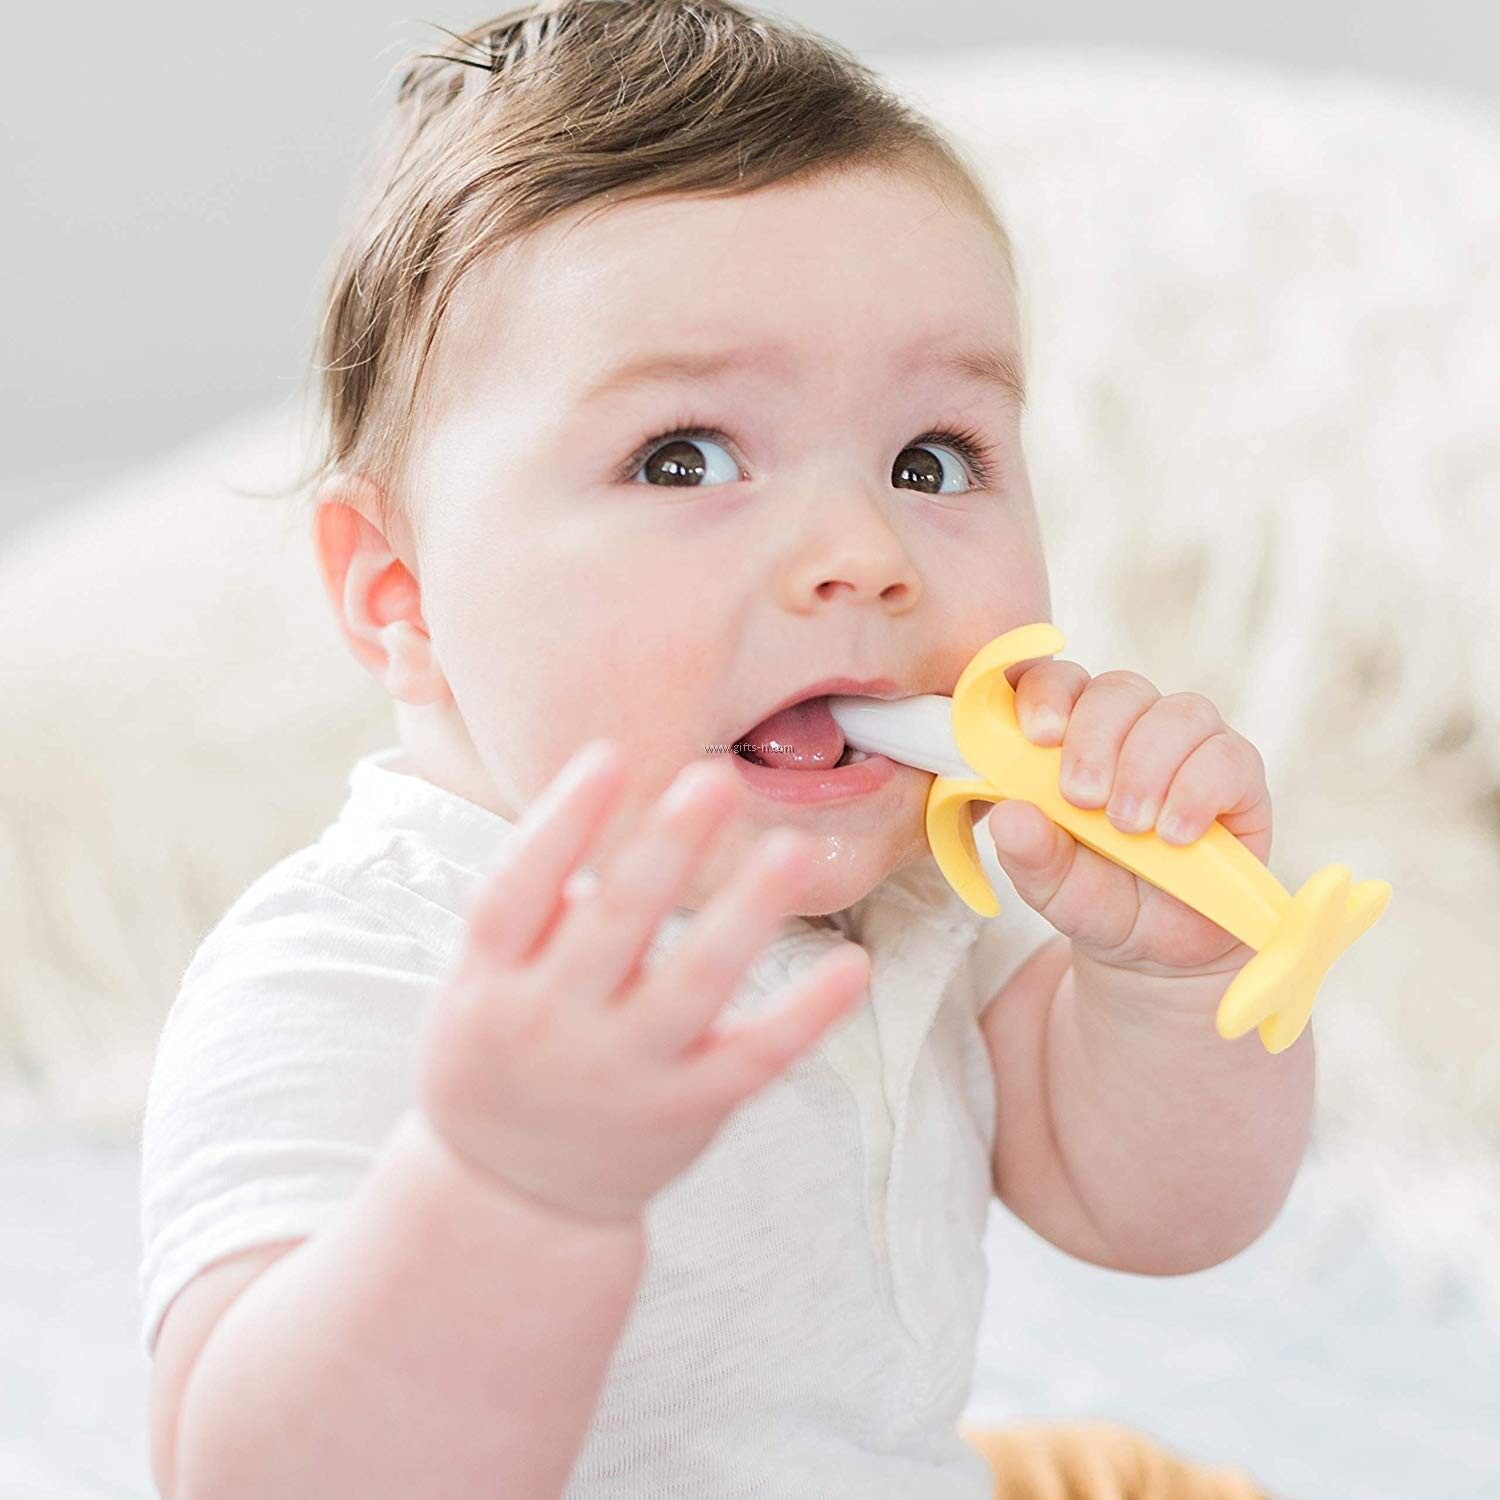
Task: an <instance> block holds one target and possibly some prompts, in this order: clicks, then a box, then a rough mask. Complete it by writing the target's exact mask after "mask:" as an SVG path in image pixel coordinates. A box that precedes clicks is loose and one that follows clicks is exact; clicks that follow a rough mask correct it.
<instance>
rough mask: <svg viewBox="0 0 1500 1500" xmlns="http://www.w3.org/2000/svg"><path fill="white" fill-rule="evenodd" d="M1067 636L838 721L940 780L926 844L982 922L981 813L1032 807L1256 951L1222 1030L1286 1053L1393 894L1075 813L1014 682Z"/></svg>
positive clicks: (839, 708)
mask: <svg viewBox="0 0 1500 1500" xmlns="http://www.w3.org/2000/svg"><path fill="white" fill-rule="evenodd" d="M1063 644H1064V637H1063V634H1062V632H1061V631H1060V630H1058V628H1057V627H1056V626H1055V625H1052V624H1049V623H1046V622H1041V623H1038V624H1034V625H1023V626H1021V627H1020V628H1019V629H1016V630H1010V631H1007V632H1006V633H1005V634H1004V635H1002V636H997V637H996V638H995V639H994V640H993V641H991V642H990V643H989V645H987V646H985V647H984V648H983V649H982V650H980V651H979V652H978V653H977V654H976V655H975V656H974V658H973V660H972V661H970V663H969V664H968V666H967V667H965V668H964V671H963V674H962V675H961V676H960V677H959V679H958V682H957V684H956V685H955V687H954V689H953V697H952V698H951V699H949V698H945V697H943V696H942V695H941V694H936V693H927V694H921V695H918V696H916V697H912V698H901V699H895V700H881V699H874V698H859V697H848V696H835V697H832V698H830V699H829V710H830V712H831V713H832V714H833V717H834V719H835V720H836V721H837V723H838V725H839V727H840V728H841V729H842V730H843V731H844V736H845V739H846V740H847V741H848V743H849V744H851V745H853V746H854V747H855V748H856V749H860V750H868V751H871V752H873V753H876V754H882V755H888V756H890V757H891V758H892V759H894V760H900V761H904V762H905V763H906V764H908V765H914V766H917V767H919V768H921V769H923V770H929V771H933V772H935V773H936V778H935V780H934V781H933V783H932V787H931V789H930V790H929V791H928V794H927V812H926V822H927V841H928V843H929V844H930V845H931V847H932V853H933V857H934V858H935V859H936V861H937V865H938V868H939V869H940V870H941V871H942V873H943V876H944V878H945V879H946V880H947V881H948V884H949V885H951V886H952V887H953V889H954V890H955V891H956V892H957V893H958V894H959V895H960V896H961V897H962V898H963V899H964V901H965V902H967V903H968V905H969V906H970V907H971V908H973V910H975V911H977V912H978V913H979V914H980V915H981V916H986V917H993V916H994V915H995V914H996V913H997V912H998V911H999V910H1000V906H999V903H998V902H997V901H996V899H995V893H994V891H993V890H991V889H990V884H989V881H988V879H987V878H986V876H985V872H984V868H983V866H982V865H981V864H980V862H979V854H978V851H977V850H976V848H975V846H974V826H973V820H972V818H971V816H970V813H969V803H970V802H973V801H976V800H978V801H984V802H1000V801H1003V800H1005V799H1006V798H1014V799H1017V800H1020V801H1025V802H1031V803H1034V804H1035V805H1036V806H1037V807H1039V808H1040V809H1041V810H1042V811H1043V812H1044V813H1045V814H1046V815H1047V816H1048V817H1049V818H1050V819H1051V820H1052V821H1053V822H1054V823H1057V824H1059V825H1061V826H1062V827H1063V828H1065V829H1067V831H1068V832H1069V833H1070V834H1072V835H1073V837H1074V838H1076V839H1077V840H1078V841H1079V843H1081V844H1085V845H1087V846H1088V847H1089V848H1090V849H1093V850H1095V851H1096V852H1097V853H1099V854H1102V855H1103V856H1104V857H1105V858H1106V859H1108V860H1112V861H1113V862H1114V863H1115V864H1117V865H1122V866H1123V867H1124V868H1125V869H1127V870H1130V871H1132V872H1133V873H1134V874H1136V875H1139V876H1140V877H1141V879H1143V880H1147V881H1150V883H1151V884H1152V885H1154V886H1159V887H1160V888H1161V889H1162V890H1164V891H1166V892H1168V894H1170V895H1173V896H1176V897H1177V899H1178V900H1179V901H1182V902H1184V903H1185V904H1186V905H1188V906H1191V907H1192V908H1193V910H1194V911H1199V912H1202V913H1203V915H1204V916H1206V917H1208V918H1209V919H1210V920H1211V921H1214V922H1217V923H1218V924H1219V926H1220V927H1222V928H1224V929H1225V931H1227V932H1230V933H1232V934H1233V935H1234V936H1235V937H1237V938H1238V939H1239V940H1240V941H1241V942H1242V943H1245V944H1246V945H1247V946H1248V947H1250V948H1253V949H1254V950H1255V956H1254V957H1253V958H1252V959H1250V961H1249V962H1248V963H1246V965H1245V966H1244V968H1243V969H1241V970H1240V972H1239V973H1238V974H1236V975H1235V977H1234V979H1233V980H1232V981H1231V983H1230V985H1229V988H1228V989H1227V990H1226V991H1225V992H1224V995H1223V997H1222V998H1221V1000H1220V1001H1219V1009H1218V1014H1217V1017H1216V1021H1215V1024H1216V1025H1217V1027H1218V1031H1219V1035H1220V1036H1222V1037H1224V1038H1226V1039H1232V1038H1234V1037H1239V1036H1243V1035H1244V1034H1245V1033H1246V1032H1247V1031H1249V1030H1250V1028H1251V1027H1252V1026H1255V1027H1258V1028H1259V1031H1260V1039H1261V1042H1262V1043H1263V1045H1264V1046H1265V1048H1266V1050H1267V1051H1268V1052H1282V1051H1284V1050H1285V1049H1286V1048H1288V1047H1290V1046H1291V1044H1292V1043H1293V1042H1294V1041H1296V1040H1297V1038H1298V1037H1299V1036H1300V1035H1301V1034H1302V1029H1303V1027H1305V1026H1306V1025H1307V1018H1308V1016H1309V1015H1311V1013H1312V1008H1313V1002H1314V1001H1315V1000H1316V999H1317V994H1318V986H1319V985H1320V984H1321V983H1322V980H1323V975H1324V974H1325V973H1327V971H1328V968H1329V966H1330V965H1331V964H1332V963H1333V961H1334V959H1335V958H1337V957H1338V956H1339V954H1340V953H1342V952H1343V951H1344V949H1346V948H1347V947H1348V946H1349V945H1350V944H1351V943H1352V942H1353V941H1354V940H1355V938H1357V937H1358V936H1359V935H1360V934H1361V933H1362V932H1364V931H1365V930H1366V929H1367V928H1368V927H1370V926H1371V925H1372V924H1373V923H1374V921H1375V919H1376V918H1377V917H1379V915H1380V914H1381V912H1382V911H1384V910H1385V906H1386V903H1387V902H1388V901H1389V900H1390V896H1391V888H1390V886H1389V885H1388V884H1387V883H1386V882H1385V881H1383V880H1362V881H1359V882H1358V883H1357V884H1356V883H1352V882H1351V878H1350V872H1349V868H1348V866H1347V865H1326V866H1325V867H1324V868H1323V869H1321V870H1319V871H1318V872H1317V873H1316V874H1315V875H1311V876H1309V877H1308V879H1307V880H1306V881H1304V882H1303V884H1302V885H1301V886H1300V887H1299V888H1298V890H1297V893H1296V894H1295V895H1291V894H1289V893H1288V892H1287V891H1286V890H1285V889H1284V888H1283V887H1282V885H1281V883H1280V882H1279V881H1278V880H1277V879H1276V877H1275V876H1274V875H1272V874H1271V872H1270V870H1269V869H1267V868H1266V866H1265V865H1264V864H1262V863H1261V861H1260V860H1258V859H1257V858H1256V857H1255V856H1254V855H1253V854H1252V853H1251V852H1250V851H1249V850H1248V849H1247V848H1246V847H1245V846H1244V845H1243V844H1242V843H1241V842H1240V841H1239V840H1238V839H1237V838H1235V836H1234V835H1233V834H1232V833H1230V831H1229V830H1228V829H1227V828H1225V827H1224V825H1223V824H1222V823H1217V822H1216V823H1214V824H1213V826H1212V827H1211V828H1209V830H1208V831H1207V832H1206V833H1205V834H1203V835H1202V837H1201V838H1198V839H1196V840H1195V841H1194V842H1193V843H1191V844H1169V843H1167V842H1166V841H1165V840H1164V839H1163V838H1161V837H1160V835H1158V834H1157V833H1156V831H1155V830H1154V829H1147V830H1146V831H1145V832H1144V833H1123V832H1121V830H1120V829H1118V828H1116V827H1115V826H1114V824H1113V823H1111V822H1110V821H1109V817H1108V815H1107V814H1106V813H1105V810H1104V809H1103V808H1102V807H1101V808H1090V807H1075V806H1074V805H1073V803H1071V802H1069V801H1068V800H1067V799H1066V798H1065V797H1064V796H1063V795H1062V792H1061V790H1060V788H1059V782H1060V776H1061V767H1062V750H1061V748H1060V747H1058V746H1055V745H1053V746H1049V745H1034V744H1032V742H1031V741H1030V740H1028V739H1027V738H1026V736H1025V735H1024V734H1023V733H1022V732H1021V726H1020V724H1019V723H1018V722H1017V719H1016V704H1015V692H1014V690H1013V689H1012V688H1011V685H1010V683H1009V682H1008V681H1007V680H1006V677H1005V669H1006V668H1007V667H1011V666H1014V665H1015V664H1016V663H1017V662H1021V661H1029V660H1031V659H1032V658H1033V657H1040V656H1051V655H1052V654H1053V653H1055V652H1057V651H1060V650H1062V647H1063Z"/></svg>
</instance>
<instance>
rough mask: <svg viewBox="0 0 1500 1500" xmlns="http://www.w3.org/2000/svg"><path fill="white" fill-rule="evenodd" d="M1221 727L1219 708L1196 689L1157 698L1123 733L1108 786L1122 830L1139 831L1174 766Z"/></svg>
mask: <svg viewBox="0 0 1500 1500" xmlns="http://www.w3.org/2000/svg"><path fill="white" fill-rule="evenodd" d="M1223 727H1224V721H1223V719H1221V718H1220V717H1219V711H1218V709H1216V708H1215V707H1214V706H1213V704H1212V703H1210V702H1209V701H1208V699H1207V698H1205V697H1203V696H1202V695H1201V694H1199V693H1169V694H1167V696H1166V697H1165V698H1158V699H1157V700H1156V701H1155V702H1154V703H1153V704H1152V705H1151V706H1150V707H1149V708H1148V709H1147V710H1146V712H1145V713H1143V714H1142V715H1141V716H1140V718H1138V719H1137V720H1136V721H1135V723H1134V724H1132V725H1131V726H1130V728H1129V730H1128V731H1127V732H1126V735H1125V739H1124V741H1123V743H1122V744H1121V746H1120V753H1119V756H1118V758H1117V759H1116V761H1115V771H1114V777H1113V779H1112V781H1111V783H1110V789H1109V807H1108V816H1109V820H1110V822H1111V823H1113V824H1114V825H1115V827H1116V828H1118V829H1120V830H1121V831H1122V832H1124V833H1144V832H1145V831H1146V830H1147V829H1148V828H1150V827H1151V826H1152V824H1154V823H1155V822H1156V815H1157V813H1158V812H1160V811H1161V807H1162V804H1163V803H1164V802H1165V801H1166V797H1167V788H1168V787H1169V786H1171V784H1172V778H1173V776H1175V775H1176V773H1177V768H1178V767H1179V766H1180V765H1181V764H1182V763H1183V761H1185V760H1186V759H1187V758H1188V756H1189V755H1190V754H1192V752H1193V751H1194V750H1195V749H1197V747H1198V746H1199V745H1201V744H1202V743H1203V742H1204V740H1206V739H1208V738H1209V736H1210V735H1214V734H1217V733H1218V732H1219V731H1220V730H1221V729H1222V728H1223Z"/></svg>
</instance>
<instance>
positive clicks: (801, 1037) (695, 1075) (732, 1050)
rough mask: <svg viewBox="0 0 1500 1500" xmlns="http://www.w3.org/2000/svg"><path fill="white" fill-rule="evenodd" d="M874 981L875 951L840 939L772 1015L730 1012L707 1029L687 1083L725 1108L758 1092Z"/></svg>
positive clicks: (693, 1051)
mask: <svg viewBox="0 0 1500 1500" xmlns="http://www.w3.org/2000/svg"><path fill="white" fill-rule="evenodd" d="M869 981H870V956H869V954H867V953H866V952H865V950H864V949H863V948H861V947H859V946H858V945H857V944H855V943H840V944H839V946H838V947H837V948H835V949H834V950H833V952H831V953H828V954H825V955H824V956H823V958H821V959H820V960H819V961H818V962H817V963H816V964H815V965H814V966H813V967H812V969H811V970H810V971H809V972H808V973H807V974H805V975H802V976H801V977H800V978H799V979H797V980H796V981H795V982H794V983H793V984H792V985H791V986H790V988H789V990H788V992H787V994H786V995H785V997H784V999H783V1000H782V1001H781V1003H780V1004H778V1005H777V1006H776V1008H775V1009H774V1010H772V1011H771V1012H770V1013H769V1014H765V1013H763V1012H757V1013H755V1014H754V1015H732V1016H727V1017H725V1018H724V1019H723V1020H721V1021H719V1022H717V1023H716V1024H715V1025H714V1026H713V1027H712V1028H711V1029H710V1030H709V1031H708V1032H706V1033H704V1035H703V1037H702V1038H701V1039H700V1040H699V1041H697V1042H695V1043H694V1045H693V1046H692V1047H691V1048H690V1049H689V1051H688V1053H687V1054H685V1057H686V1061H687V1062H688V1064H689V1071H688V1074H687V1083H686V1086H687V1087H689V1088H691V1089H692V1090H693V1091H694V1092H695V1093H696V1094H698V1096H699V1097H700V1098H701V1099H703V1100H704V1102H705V1104H706V1103H708V1102H710V1101H712V1102H714V1103H716V1104H718V1105H719V1106H720V1107H728V1106H729V1105H732V1104H734V1103H736V1102H737V1101H739V1100H741V1099H743V1098H745V1097H746V1096H747V1095H749V1094H752V1093H754V1092H755V1090H756V1089H758V1088H761V1087H762V1086H763V1085H765V1084H767V1083H769V1082H770V1081H771V1080H772V1079H773V1078H776V1077H778V1076H779V1075H780V1074H782V1073H784V1072H785V1071H786V1070H787V1068H789V1067H790V1066H791V1065H792V1063H794V1062H795V1061H796V1060H797V1059H798V1058H799V1057H801V1056H802V1055H803V1054H804V1053H806V1052H808V1051H810V1050H811V1049H812V1048H813V1047H814V1046H816V1044H817V1043H818V1041H819V1040H820V1039H821V1038H822V1036H823V1034H824V1032H826V1031H827V1030H828V1029H829V1027H830V1026H832V1025H833V1024H834V1023H835V1022H837V1021H839V1020H840V1019H842V1018H843V1017H844V1016H846V1015H848V1014H849V1013H850V1012H851V1011H852V1010H854V1009H855V1008H856V1007H857V1006H858V1005H859V1004H861V1003H862V1002H863V1000H864V998H865V996H866V994H867V992H868V989H869Z"/></svg>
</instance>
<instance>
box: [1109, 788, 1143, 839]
mask: <svg viewBox="0 0 1500 1500" xmlns="http://www.w3.org/2000/svg"><path fill="white" fill-rule="evenodd" d="M1109 820H1110V822H1111V823H1113V824H1114V825H1115V826H1116V827H1117V828H1127V829H1130V830H1131V831H1132V832H1134V831H1135V830H1136V828H1137V827H1138V826H1139V825H1140V822H1141V804H1140V802H1139V801H1138V800H1137V799H1136V798H1134V797H1129V796H1125V797H1121V798H1120V799H1119V800H1118V801H1117V802H1116V803H1115V804H1114V806H1113V807H1111V808H1110V810H1109Z"/></svg>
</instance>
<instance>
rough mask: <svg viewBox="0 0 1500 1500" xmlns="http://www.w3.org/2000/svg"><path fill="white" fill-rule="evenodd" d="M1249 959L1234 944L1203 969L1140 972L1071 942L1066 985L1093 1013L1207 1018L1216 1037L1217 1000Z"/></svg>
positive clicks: (1191, 1019)
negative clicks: (1093, 953)
mask: <svg viewBox="0 0 1500 1500" xmlns="http://www.w3.org/2000/svg"><path fill="white" fill-rule="evenodd" d="M1253 956H1254V952H1253V950H1252V949H1251V948H1249V947H1248V946H1247V945H1245V944H1244V943H1237V944H1236V945H1235V947H1234V949H1233V950H1232V951H1231V952H1230V954H1228V955H1227V956H1226V957H1224V958H1221V959H1219V960H1218V961H1217V963H1216V964H1215V965H1213V966H1210V967H1205V968H1203V969H1191V970H1186V969H1165V968H1155V969H1138V968H1127V967H1122V966H1120V965H1116V964H1108V963H1104V962H1102V961H1101V960H1099V959H1097V958H1094V957H1093V956H1092V955H1090V954H1089V953H1087V952H1082V951H1080V950H1079V948H1078V947H1077V945H1076V944H1075V946H1074V949H1073V962H1072V964H1071V966H1070V969H1069V970H1068V971H1066V972H1065V974H1064V982H1066V983H1069V984H1071V985H1072V987H1073V990H1074V994H1075V997H1076V998H1078V999H1079V1000H1081V1001H1082V1002H1083V1006H1082V1008H1083V1009H1084V1010H1085V1011H1087V1012H1089V1013H1092V1014H1094V1015H1101V1014H1104V1013H1110V1014H1114V1015H1117V1016H1139V1015H1148V1016H1150V1017H1152V1018H1153V1019H1156V1018H1160V1019H1162V1020H1171V1019H1173V1018H1181V1019H1183V1020H1185V1021H1187V1022H1189V1023H1194V1024H1196V1023H1199V1022H1201V1021H1203V1020H1204V1019H1205V1018H1206V1019H1207V1023H1208V1027H1209V1030H1210V1031H1211V1032H1212V1034H1213V1036H1214V1038H1215V1039H1219V1037H1218V1031H1217V1029H1215V1027H1214V1025H1213V1021H1214V1017H1215V1015H1216V1013H1217V1011H1218V1006H1219V1002H1220V1000H1222V999H1223V998H1224V992H1225V991H1226V990H1227V989H1228V988H1229V986H1230V984H1231V983H1232V982H1233V980H1234V977H1235V975H1236V974H1238V973H1239V971H1240V970H1241V969H1242V968H1243V967H1244V966H1245V964H1246V963H1247V962H1248V961H1249V960H1250V959H1251V958H1252V957H1253Z"/></svg>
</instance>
